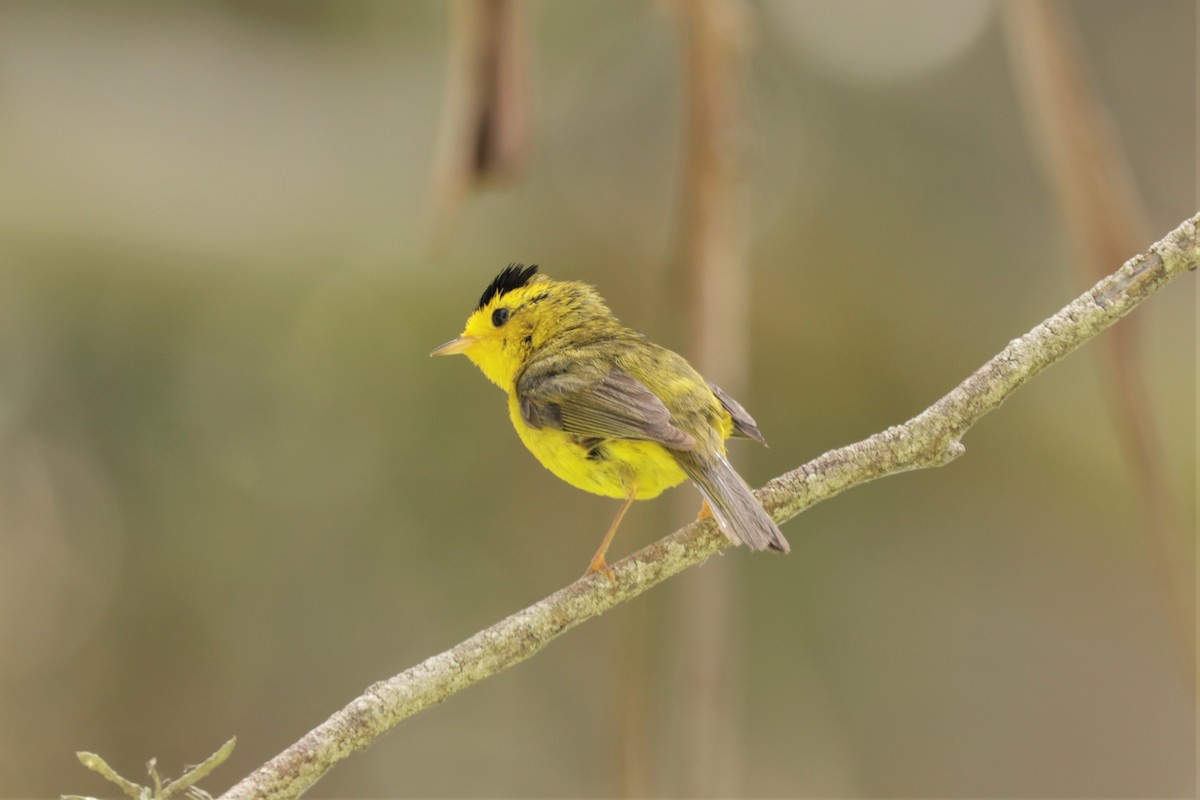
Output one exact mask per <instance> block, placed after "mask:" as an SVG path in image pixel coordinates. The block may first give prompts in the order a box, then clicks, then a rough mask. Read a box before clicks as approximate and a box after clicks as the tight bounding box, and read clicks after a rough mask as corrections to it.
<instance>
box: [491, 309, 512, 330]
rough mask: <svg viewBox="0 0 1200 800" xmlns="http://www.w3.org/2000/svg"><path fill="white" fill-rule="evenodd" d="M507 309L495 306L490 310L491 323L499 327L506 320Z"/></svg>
mask: <svg viewBox="0 0 1200 800" xmlns="http://www.w3.org/2000/svg"><path fill="white" fill-rule="evenodd" d="M508 315H509V310H508V309H507V308H497V309H496V310H495V311H493V312H492V324H493V325H495V326H496V327H497V328H499V327H500V326H501V325H503V324H504V323H506V322H508Z"/></svg>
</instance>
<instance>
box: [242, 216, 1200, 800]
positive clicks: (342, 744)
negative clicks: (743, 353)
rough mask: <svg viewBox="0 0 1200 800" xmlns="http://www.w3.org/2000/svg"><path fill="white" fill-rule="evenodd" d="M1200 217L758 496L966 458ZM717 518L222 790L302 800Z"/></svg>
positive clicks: (838, 488) (675, 561) (712, 539)
mask: <svg viewBox="0 0 1200 800" xmlns="http://www.w3.org/2000/svg"><path fill="white" fill-rule="evenodd" d="M1198 227H1200V214H1198V215H1197V216H1195V217H1192V218H1191V219H1189V220H1186V221H1185V222H1184V223H1183V224H1182V225H1180V226H1179V227H1178V228H1176V229H1175V230H1174V231H1172V232H1171V233H1170V234H1168V235H1167V236H1166V237H1165V238H1164V239H1163V240H1162V241H1160V242H1158V243H1157V244H1155V245H1153V246H1152V247H1151V248H1150V250H1149V251H1148V252H1146V253H1144V254H1142V255H1139V256H1136V257H1135V258H1132V259H1130V260H1129V261H1128V262H1126V263H1125V265H1124V266H1122V267H1121V269H1119V270H1118V271H1117V272H1115V273H1113V274H1112V275H1110V276H1108V277H1107V278H1105V279H1104V280H1102V281H1100V282H1099V283H1097V284H1096V285H1095V286H1093V287H1092V288H1091V289H1090V290H1089V291H1087V292H1086V293H1084V294H1083V295H1082V296H1081V297H1079V298H1078V299H1076V300H1075V301H1074V302H1072V303H1071V304H1070V305H1068V306H1067V307H1066V308H1064V309H1062V310H1061V311H1059V312H1058V313H1057V314H1055V315H1054V316H1052V317H1050V318H1049V319H1047V320H1046V321H1045V322H1043V323H1042V324H1040V325H1038V326H1037V327H1035V328H1034V329H1033V330H1031V331H1029V333H1026V334H1025V335H1024V336H1022V337H1021V338H1019V339H1015V340H1013V341H1012V342H1010V343H1009V345H1008V347H1006V348H1004V350H1003V351H1001V352H1000V354H999V355H997V356H996V357H995V358H993V359H991V360H990V361H988V362H987V363H986V364H984V365H983V366H982V367H980V368H979V369H978V370H976V371H975V373H974V374H972V375H971V376H970V377H968V378H967V379H966V380H964V381H963V382H962V383H960V384H959V385H958V386H956V387H954V389H952V390H951V391H950V393H949V394H947V395H946V396H945V397H943V398H941V399H940V400H938V401H937V402H936V403H934V404H933V405H932V406H930V407H929V408H928V409H926V410H925V411H923V412H922V413H920V414H918V415H917V416H916V417H914V418H913V419H911V420H909V421H908V422H906V423H904V424H903V425H897V426H894V427H891V428H888V429H887V430H885V431H882V432H881V433H877V434H875V435H874V436H871V437H870V438H868V439H864V440H863V441H861V442H857V443H855V444H851V445H848V446H846V447H842V448H839V449H837V450H831V451H830V452H828V453H825V454H824V455H822V456H820V457H819V458H816V459H814V460H813V461H810V462H809V463H807V464H805V465H804V466H801V467H799V468H797V469H795V470H793V471H791V472H789V473H787V474H785V475H781V476H780V477H778V478H775V479H774V480H772V481H771V482H770V483H768V484H767V485H766V486H765V487H763V488H762V489H761V490H759V492H758V496H759V498H760V499H761V500H762V502H763V505H764V506H765V507H766V508H767V510H768V511H770V512H771V514H772V515H773V516H774V517H775V519H776V520H777V521H779V522H780V523H782V522H785V521H787V520H789V519H791V518H792V517H794V516H796V515H797V514H799V513H800V512H801V511H803V510H805V509H806V508H808V507H809V506H812V505H814V504H815V503H818V502H820V501H822V500H826V499H828V498H830V497H833V496H834V495H836V494H839V493H840V492H842V491H844V490H845V489H848V488H850V487H852V486H858V485H860V484H863V483H866V482H867V481H871V480H874V479H876V478H881V477H883V476H885V475H891V474H893V473H896V472H903V471H906V470H911V469H921V468H924V467H935V466H941V465H942V464H945V463H947V462H949V461H951V460H953V459H954V458H956V457H958V456H959V455H961V454H962V453H963V446H962V444H961V441H960V440H961V439H962V436H963V434H965V433H966V432H967V431H968V430H969V429H970V428H971V426H972V425H974V424H975V423H976V422H978V421H979V420H980V419H982V418H983V416H984V415H986V414H988V413H989V412H991V411H994V410H995V409H996V408H997V407H999V406H1000V404H1001V403H1003V402H1004V401H1005V400H1007V399H1008V398H1009V396H1011V395H1012V394H1013V392H1015V391H1016V390H1017V389H1019V388H1020V387H1021V386H1022V385H1023V384H1024V383H1025V382H1026V381H1028V380H1029V379H1030V378H1032V377H1033V376H1035V375H1037V374H1038V373H1039V372H1041V371H1042V370H1044V369H1045V368H1046V367H1048V366H1050V365H1051V364H1054V363H1055V362H1057V361H1059V360H1061V359H1062V358H1064V357H1065V356H1067V355H1068V354H1069V353H1071V352H1072V351H1073V350H1075V348H1077V347H1079V346H1080V345H1081V344H1083V343H1084V342H1086V341H1087V340H1088V339H1091V338H1092V337H1093V336H1095V335H1096V334H1098V333H1100V332H1101V331H1102V330H1104V329H1105V328H1107V327H1108V326H1110V325H1112V324H1113V323H1114V322H1116V321H1117V320H1119V319H1120V318H1121V317H1123V316H1125V315H1126V314H1128V313H1129V312H1130V311H1132V310H1133V308H1134V307H1135V306H1137V305H1138V304H1139V303H1141V302H1142V301H1143V300H1145V299H1146V298H1148V297H1149V296H1150V295H1152V294H1154V293H1155V292H1156V291H1157V290H1158V289H1160V288H1162V287H1163V286H1164V285H1166V284H1167V283H1168V282H1170V281H1171V280H1173V279H1174V278H1176V277H1178V276H1179V275H1181V274H1182V273H1184V272H1185V271H1188V270H1195V269H1196V267H1197V265H1198V264H1200V238H1198V234H1197V228H1198ZM729 545H730V542H729V540H728V539H726V538H725V536H724V535H723V534H721V533H720V531H719V530H718V529H717V528H716V525H715V524H714V523H713V521H712V520H711V519H709V520H705V521H703V522H693V523H692V524H691V525H688V526H687V527H685V528H682V529H680V530H678V531H676V532H675V533H673V534H671V535H670V536H667V537H666V538H664V539H661V540H660V541H658V542H656V543H654V544H652V545H650V546H649V547H646V548H644V549H642V550H639V551H638V552H637V553H634V554H633V555H631V556H629V557H628V558H625V559H623V560H622V561H620V562H618V563H616V564H614V565H613V569H614V571H615V575H616V584H615V585H613V584H612V583H610V582H609V581H608V580H607V579H606V578H605V577H604V576H603V575H594V576H592V577H590V578H584V579H581V580H578V581H576V582H575V583H573V584H571V585H570V586H567V587H566V588H564V589H561V590H559V591H557V592H555V593H554V594H552V595H550V596H549V597H547V598H545V599H543V600H540V601H539V602H537V603H534V604H533V605H531V606H529V607H528V608H526V609H524V610H523V611H519V612H517V613H516V614H513V615H512V616H511V617H508V618H507V619H504V620H501V621H500V622H498V623H496V624H495V625H493V626H492V627H490V628H487V629H486V630H483V631H480V632H479V633H477V634H475V635H474V636H472V637H471V638H469V639H467V640H466V641H464V642H462V643H461V644H459V645H457V646H455V647H453V648H451V649H450V650H447V651H446V652H444V653H440V654H438V655H435V656H431V657H430V658H427V659H426V660H425V661H422V662H421V663H420V664H418V665H416V666H415V667H412V668H411V669H408V670H406V671H404V672H402V673H400V674H399V675H396V676H395V677H393V678H389V679H388V680H386V681H381V682H379V683H377V684H375V685H374V686H371V687H370V688H369V689H367V691H366V692H365V693H364V694H363V695H361V696H360V697H358V698H356V699H355V700H354V701H353V702H351V703H350V704H349V705H348V706H346V707H345V708H343V709H342V710H340V711H338V712H337V713H335V714H334V715H333V716H331V717H330V718H329V719H328V720H326V721H325V722H324V723H322V724H321V725H319V726H318V727H317V728H314V729H313V730H312V731H310V732H309V733H308V734H306V735H305V736H304V737H303V738H302V739H300V741H298V742H296V743H295V744H293V745H292V746H291V747H289V748H287V749H286V750H284V751H283V752H282V753H280V754H279V755H278V756H276V757H275V758H273V759H271V760H270V761H268V762H267V763H266V764H264V765H263V766H262V767H260V768H259V769H257V770H256V771H255V772H253V773H252V774H251V775H249V776H248V777H247V778H245V779H244V780H243V781H242V782H240V783H239V784H237V785H236V786H234V787H233V788H232V789H230V790H229V791H228V792H226V793H225V794H224V795H223V796H222V800H242V798H292V797H297V796H299V795H300V794H301V793H302V792H304V791H305V790H306V789H308V788H309V787H310V786H312V785H313V784H314V783H315V782H316V781H317V780H318V779H319V778H320V777H321V776H322V775H323V774H324V773H325V772H326V771H327V770H328V769H329V768H330V767H332V766H333V765H334V764H335V763H336V762H338V761H340V760H341V759H343V758H345V757H346V756H348V755H350V754H351V753H353V752H355V751H357V750H362V749H364V748H365V747H367V746H368V745H370V744H371V743H373V742H374V741H375V740H376V739H378V738H379V737H380V736H382V735H383V734H384V733H387V732H388V731H389V730H391V729H392V728H393V727H395V726H396V725H397V724H399V723H400V722H401V721H402V720H404V719H406V718H408V717H411V716H412V715H414V714H416V713H417V712H419V711H422V710H424V709H426V708H428V707H430V706H432V705H436V704H437V703H440V702H442V701H443V700H445V699H446V698H447V697H449V696H450V695H452V694H454V693H455V692H457V691H459V690H461V689H464V688H466V687H467V686H470V685H471V684H473V683H476V682H478V681H480V680H483V679H484V678H487V677H489V676H491V675H494V674H496V673H497V672H500V671H501V670H503V669H506V668H508V667H511V666H512V665H513V664H516V663H518V662H520V661H523V660H524V659H526V658H529V657H530V656H532V655H533V654H534V653H536V652H538V651H539V650H541V649H542V648H543V647H545V646H546V645H547V644H548V643H549V642H550V641H551V640H552V639H554V638H555V637H557V636H558V635H560V634H562V633H564V632H566V631H568V630H570V629H571V628H573V627H575V626H576V625H578V624H579V623H581V622H583V621H585V620H587V619H590V618H591V617H594V616H596V615H597V614H600V613H602V612H604V611H606V610H608V609H609V608H612V607H613V606H615V605H617V604H618V603H621V602H624V601H625V600H629V599H631V598H633V597H636V596H637V595H639V594H641V593H642V592H644V591H646V590H647V589H649V588H651V587H652V586H654V585H656V584H658V583H661V582H662V581H664V580H666V579H667V578H669V577H671V576H672V575H674V574H676V573H678V572H681V571H682V570H684V569H687V568H688V567H690V566H693V565H695V564H698V563H700V562H702V561H704V560H705V559H707V558H708V557H709V556H712V555H713V554H715V553H717V552H719V551H721V550H722V549H724V548H726V547H728V546H729Z"/></svg>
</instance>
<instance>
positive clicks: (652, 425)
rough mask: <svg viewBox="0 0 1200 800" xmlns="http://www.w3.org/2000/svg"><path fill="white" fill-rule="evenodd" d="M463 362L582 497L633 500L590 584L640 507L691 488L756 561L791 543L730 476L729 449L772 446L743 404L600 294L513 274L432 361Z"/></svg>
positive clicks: (520, 270) (530, 273)
mask: <svg viewBox="0 0 1200 800" xmlns="http://www.w3.org/2000/svg"><path fill="white" fill-rule="evenodd" d="M453 353H462V354H464V355H465V356H466V357H467V358H469V359H470V360H471V361H472V362H473V363H474V364H475V366H477V367H479V369H480V370H482V371H483V374H484V375H486V376H487V377H488V378H489V379H490V380H491V381H492V382H493V383H495V384H496V385H497V386H499V387H500V388H501V389H503V390H504V391H505V392H507V393H508V411H509V416H510V417H511V418H512V423H513V427H515V428H516V429H517V434H518V435H519V436H520V437H521V441H522V442H524V443H525V446H526V447H528V448H529V450H530V452H532V453H533V454H534V455H535V456H536V457H537V459H538V461H540V462H542V465H543V466H545V467H546V468H547V469H549V470H550V471H551V472H553V473H554V474H555V475H557V476H558V477H560V478H562V479H563V480H564V481H566V482H567V483H569V484H571V485H572V486H575V487H578V488H580V489H583V490H585V491H588V492H593V493H594V494H600V495H604V496H606V497H616V498H620V499H623V500H624V501H625V502H624V503H623V504H622V506H621V509H620V511H618V512H617V516H616V519H614V520H613V522H612V525H610V526H609V529H608V532H607V533H606V534H605V536H604V540H603V541H602V542H601V544H600V549H599V550H597V551H596V555H595V556H594V557H593V558H592V562H591V565H590V566H589V567H588V571H587V574H589V575H590V574H592V573H595V572H605V573H607V574H608V575H609V577H610V578H611V577H612V572H611V571H610V570H609V569H608V565H607V564H606V563H605V560H604V555H605V553H606V552H607V550H608V546H609V544H610V543H611V542H612V537H613V534H614V533H616V530H617V526H618V525H619V524H620V522H621V518H622V517H623V516H624V515H625V512H626V510H627V509H628V508H629V505H630V503H631V502H633V500H635V499H637V500H646V499H649V498H651V497H657V496H658V495H659V494H660V493H661V492H662V491H663V490H664V489H669V488H670V487H672V486H677V485H678V484H680V483H682V482H683V480H684V479H685V478H691V479H692V481H694V482H695V484H696V485H697V486H698V487H699V488H700V491H701V492H702V493H703V495H704V497H705V499H706V500H707V501H708V505H709V506H710V507H711V509H712V512H713V514H714V515H715V516H716V518H717V521H718V522H719V523H720V526H721V528H722V530H724V532H725V534H726V535H727V536H728V537H729V538H730V539H731V540H732V541H733V542H734V543H735V544H736V543H742V544H746V545H748V546H749V547H750V548H752V549H754V550H766V549H771V550H777V551H779V552H781V553H786V552H788V550H789V547H788V543H787V540H786V539H785V538H783V534H782V533H781V532H780V531H779V528H778V527H777V526H776V525H775V523H774V522H773V521H772V520H771V518H770V517H769V516H768V515H767V513H766V511H764V510H763V507H762V506H761V505H760V504H759V502H758V501H757V500H756V499H755V498H754V495H753V494H752V493H751V491H750V487H749V486H747V485H746V482H745V481H744V480H742V478H741V476H740V475H738V474H737V472H735V471H734V469H733V467H732V466H730V464H729V460H728V459H727V458H726V456H725V439H727V438H729V437H730V436H732V435H739V434H740V435H742V436H746V437H749V438H751V439H754V440H756V441H758V442H760V443H762V444H766V442H765V441H764V440H763V437H762V434H761V433H759V432H758V427H757V425H755V422H754V419H753V418H752V417H751V416H750V415H749V414H748V413H746V409H744V408H742V407H741V405H739V404H738V402H737V401H736V400H734V399H733V398H732V397H730V396H729V395H727V394H725V393H724V392H722V391H721V390H720V389H719V388H717V387H716V386H715V385H714V384H712V383H709V382H708V381H706V380H705V379H704V378H702V377H701V376H700V374H699V373H698V372H696V370H694V369H692V366H691V365H690V364H688V362H687V361H685V360H684V359H683V357H682V356H679V355H677V354H676V353H673V352H671V351H670V350H667V349H666V348H663V347H659V346H658V345H656V344H653V343H652V342H649V341H647V339H646V337H645V336H643V335H641V334H640V333H635V332H634V331H631V330H629V329H628V328H626V327H625V326H623V325H622V324H621V323H620V322H618V321H617V319H616V317H614V316H613V315H612V312H611V311H609V310H608V307H607V306H606V305H605V304H604V301H603V300H601V299H600V296H599V295H598V294H597V293H596V291H595V289H593V288H592V287H590V286H588V285H586V284H583V283H574V282H568V281H555V280H551V279H550V278H548V277H546V276H545V275H539V274H537V266H536V265H534V266H531V267H525V266H523V265H520V264H514V265H510V266H509V267H508V268H507V269H505V270H504V271H503V272H501V273H500V274H499V275H497V276H496V279H495V280H493V281H492V282H491V284H490V285H489V286H488V287H487V289H486V290H485V291H484V293H483V296H482V297H481V298H480V299H479V305H478V307H477V308H476V309H475V311H474V313H472V314H471V316H470V317H469V318H468V319H467V325H466V328H465V329H464V330H463V333H462V335H461V336H459V337H458V338H457V339H452V340H451V341H449V342H446V343H445V344H443V345H442V346H441V347H438V348H437V349H436V350H434V351H433V352H432V353H431V354H430V355H435V356H444V355H451V354H453Z"/></svg>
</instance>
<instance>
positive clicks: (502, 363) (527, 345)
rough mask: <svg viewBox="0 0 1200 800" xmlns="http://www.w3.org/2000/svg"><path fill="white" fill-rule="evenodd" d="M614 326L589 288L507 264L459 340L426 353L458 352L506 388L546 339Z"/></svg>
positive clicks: (567, 337)
mask: <svg viewBox="0 0 1200 800" xmlns="http://www.w3.org/2000/svg"><path fill="white" fill-rule="evenodd" d="M612 324H617V323H616V321H615V320H614V319H613V317H612V314H611V313H610V312H609V310H608V308H607V307H606V306H605V305H604V301H602V300H601V299H600V296H599V295H597V294H596V291H595V290H594V289H592V287H590V286H588V285H586V284H583V283H575V282H573V281H555V280H551V279H550V278H548V277H546V276H545V275H539V274H538V271H537V265H536V264H534V265H533V266H529V267H526V266H524V265H523V264H510V265H509V266H508V267H506V268H505V269H504V270H503V271H502V272H501V273H500V274H499V275H497V276H496V278H495V279H494V280H493V281H492V282H491V283H490V284H488V287H487V289H485V290H484V292H483V296H482V297H480V298H479V305H478V306H477V307H476V308H475V311H474V312H472V314H471V316H470V317H468V318H467V324H466V327H464V328H463V332H462V335H460V336H459V337H458V338H457V339H451V340H450V341H448V342H446V343H445V344H443V345H442V346H440V347H438V348H437V349H435V350H434V351H433V352H432V353H430V355H434V356H448V355H453V354H455V353H462V354H463V355H465V356H466V357H467V358H469V359H471V362H472V363H473V364H475V366H477V367H479V369H480V371H482V372H483V374H484V375H486V376H487V377H488V379H489V380H490V381H492V383H495V384H496V385H497V386H499V387H500V388H501V389H504V390H505V391H510V390H511V389H512V388H513V386H514V383H515V381H516V378H517V376H518V375H519V374H520V372H521V370H522V368H523V367H524V366H525V364H526V363H527V362H528V361H529V358H530V357H531V356H532V355H533V354H534V353H536V352H538V351H539V350H540V349H541V348H543V347H544V346H546V345H547V344H548V343H550V342H553V341H570V340H573V339H577V338H580V337H583V336H586V335H587V334H588V333H589V330H594V329H595V328H596V327H597V326H599V327H605V326H607V325H612Z"/></svg>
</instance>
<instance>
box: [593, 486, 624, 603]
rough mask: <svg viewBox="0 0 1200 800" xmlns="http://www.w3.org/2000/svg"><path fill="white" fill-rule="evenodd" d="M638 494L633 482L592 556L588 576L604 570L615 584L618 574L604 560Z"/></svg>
mask: <svg viewBox="0 0 1200 800" xmlns="http://www.w3.org/2000/svg"><path fill="white" fill-rule="evenodd" d="M636 494H637V484H636V483H635V484H633V485H632V487H630V489H629V496H628V497H626V498H625V502H624V503H621V508H620V509H619V510H618V511H617V516H616V518H615V519H613V521H612V524H611V525H609V526H608V532H607V533H605V534H604V540H603V541H602V542H600V549H599V550H597V551H596V555H594V556H592V563H591V564H590V565H589V566H588V569H587V572H585V573H583V576H584V577H585V578H586V577H587V576H589V575H595V574H596V573H597V572H603V573H604V574H605V575H606V576H608V580H609V581H610V582H612V583H613V584H614V585H615V584H616V582H617V576H616V575H614V574H613V571H612V568H611V567H610V566H608V562H606V561H605V560H604V554H605V553H607V552H608V546H609V545H610V544H612V540H613V536H614V535H615V534H616V532H617V527H618V526H619V525H620V524H621V520H622V519H623V518H624V516H625V512H626V511H628V510H629V506H630V504H632V503H633V498H634V495H636Z"/></svg>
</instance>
